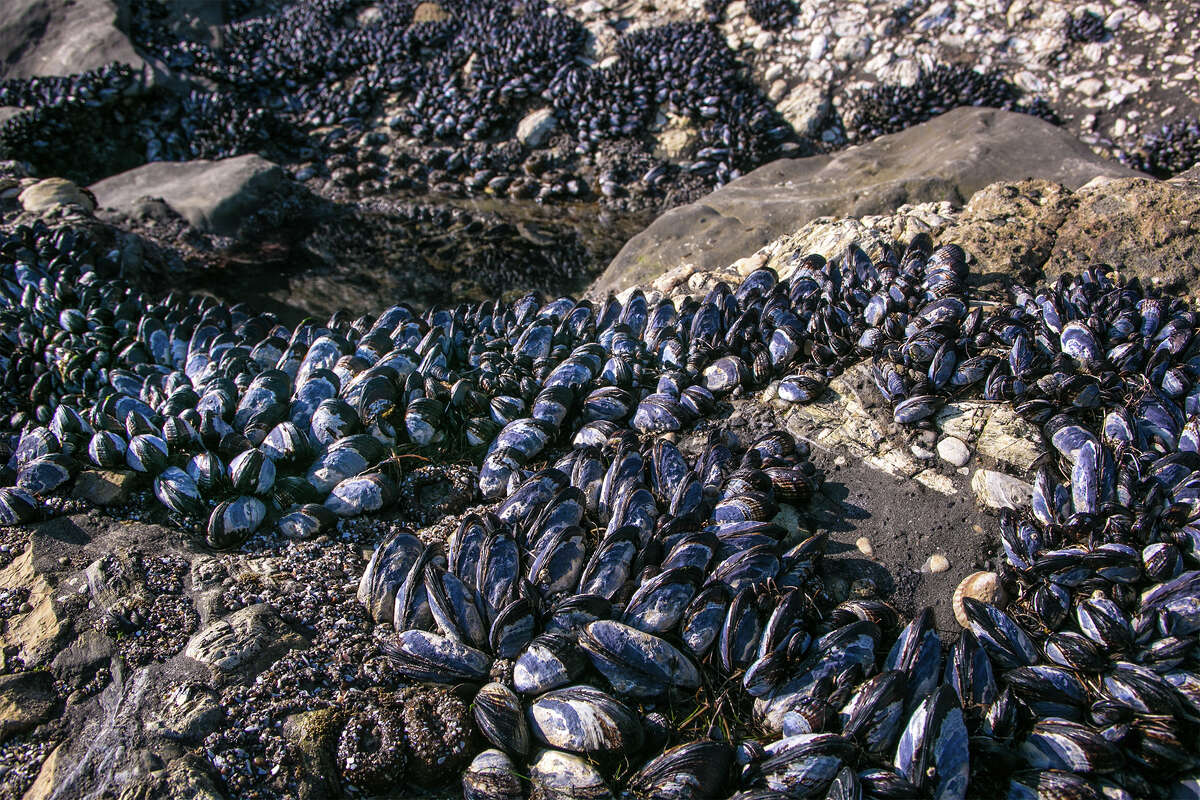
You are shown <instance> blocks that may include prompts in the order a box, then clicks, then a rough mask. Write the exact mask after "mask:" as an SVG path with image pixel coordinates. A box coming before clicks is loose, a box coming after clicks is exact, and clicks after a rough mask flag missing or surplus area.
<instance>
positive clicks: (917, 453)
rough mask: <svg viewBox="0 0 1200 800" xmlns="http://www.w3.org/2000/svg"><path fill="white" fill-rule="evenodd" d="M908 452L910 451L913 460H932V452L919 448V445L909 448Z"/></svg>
mask: <svg viewBox="0 0 1200 800" xmlns="http://www.w3.org/2000/svg"><path fill="white" fill-rule="evenodd" d="M909 450H911V451H912V454H913V458H919V459H921V460H922V461H928V460H929V459H931V458H933V451H932V450H928V449H926V448H924V447H921V445H919V444H914V445H913V446H912V447H910V448H909Z"/></svg>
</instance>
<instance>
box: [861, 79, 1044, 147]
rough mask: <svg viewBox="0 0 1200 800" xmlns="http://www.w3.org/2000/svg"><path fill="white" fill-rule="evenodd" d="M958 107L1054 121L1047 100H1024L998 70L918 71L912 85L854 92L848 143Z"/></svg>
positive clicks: (894, 84)
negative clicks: (1017, 114)
mask: <svg viewBox="0 0 1200 800" xmlns="http://www.w3.org/2000/svg"><path fill="white" fill-rule="evenodd" d="M960 106H989V107H991V108H1002V109H1004V110H1006V111H1017V112H1020V113H1023V114H1032V115H1033V116H1035V117H1040V118H1041V119H1044V120H1047V121H1049V122H1054V123H1056V124H1057V122H1058V118H1057V116H1056V115H1055V114H1054V112H1053V111H1052V110H1051V108H1050V106H1049V105H1048V104H1047V103H1046V101H1045V100H1044V99H1042V98H1040V97H1036V98H1034V99H1033V100H1030V101H1028V102H1026V101H1025V99H1024V92H1022V91H1021V89H1020V88H1019V87H1018V86H1017V85H1016V84H1014V83H1013V82H1011V81H1009V80H1007V79H1005V78H1004V76H1003V75H1001V74H1000V73H999V72H997V71H992V72H978V71H976V70H975V69H972V68H971V67H967V66H963V65H960V64H938V65H937V66H935V67H933V68H932V69H925V68H922V69H921V71H920V74H919V75H918V76H917V79H916V81H914V82H913V83H912V84H910V85H903V84H897V83H881V84H879V85H877V86H873V87H871V88H870V89H868V90H866V91H862V92H858V93H857V94H856V95H855V96H854V98H853V102H852V110H851V112H850V113H849V114H848V115H847V118H846V120H845V125H846V134H847V136H848V137H849V138H850V139H851V140H852V141H858V142H867V141H870V140H872V139H874V138H876V137H878V136H883V135H884V134H888V133H895V132H896V131H902V130H904V129H905V128H908V127H911V126H913V125H917V124H919V123H921V122H925V121H927V120H930V119H932V118H934V117H936V116H937V115H938V114H944V113H945V112H947V111H949V110H951V109H953V108H959V107H960Z"/></svg>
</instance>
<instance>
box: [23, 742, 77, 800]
mask: <svg viewBox="0 0 1200 800" xmlns="http://www.w3.org/2000/svg"><path fill="white" fill-rule="evenodd" d="M69 745H70V742H63V743H62V744H60V745H59V746H58V747H56V748H54V751H53V752H51V753H50V755H49V756H47V757H46V760H45V761H43V762H42V767H41V769H40V770H38V774H37V778H35V779H34V781H33V785H32V786H30V787H29V788H28V789H26V790H25V794H23V795H22V796H21V800H50V798H52V797H55V796H57V795H56V789H57V788H58V784H59V782H60V780H61V779H62V777H63V776H64V774H65V773H66V772H67V771H68V770H69V769H70V768H72V767H73V766H75V765H74V764H71V763H69V762H68V760H67V758H66V754H67V750H68V747H69Z"/></svg>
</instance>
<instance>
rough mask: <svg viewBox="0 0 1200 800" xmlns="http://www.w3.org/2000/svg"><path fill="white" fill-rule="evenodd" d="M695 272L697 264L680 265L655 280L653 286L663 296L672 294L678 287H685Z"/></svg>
mask: <svg viewBox="0 0 1200 800" xmlns="http://www.w3.org/2000/svg"><path fill="white" fill-rule="evenodd" d="M695 271H696V265H695V264H692V263H684V264H679V265H678V266H675V267H672V268H671V269H669V270H667V271H666V272H664V273H663V274H662V275H659V276H658V277H657V278H655V279H654V283H653V286H654V288H655V289H657V290H658V291H660V292H662V293H663V294H670V293H671V292H672V291H673V290H674V289H675V288H676V287H679V286H682V285H684V283H685V282H686V281H687V279H688V278H690V277H692V273H694V272H695Z"/></svg>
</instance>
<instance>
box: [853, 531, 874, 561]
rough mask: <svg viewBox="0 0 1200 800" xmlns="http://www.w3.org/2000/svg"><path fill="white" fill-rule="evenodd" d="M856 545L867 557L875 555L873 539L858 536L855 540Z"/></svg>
mask: <svg viewBox="0 0 1200 800" xmlns="http://www.w3.org/2000/svg"><path fill="white" fill-rule="evenodd" d="M854 546H855V547H857V548H858V552H860V553H862V554H863V555H864V556H866V557H867V558H870V557H871V556H873V555H875V548H874V547H872V546H871V540H870V539H868V538H867V537H865V536H860V537H858V539H856V540H855V542H854Z"/></svg>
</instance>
